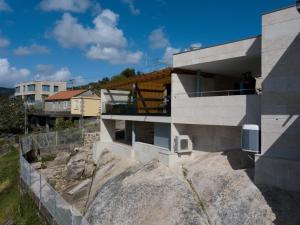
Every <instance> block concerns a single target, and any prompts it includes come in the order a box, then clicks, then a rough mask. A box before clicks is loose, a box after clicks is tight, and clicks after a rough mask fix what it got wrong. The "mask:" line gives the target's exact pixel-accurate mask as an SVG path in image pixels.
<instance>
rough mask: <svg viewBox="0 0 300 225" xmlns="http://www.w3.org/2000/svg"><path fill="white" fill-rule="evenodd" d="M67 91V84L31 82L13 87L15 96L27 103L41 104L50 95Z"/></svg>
mask: <svg viewBox="0 0 300 225" xmlns="http://www.w3.org/2000/svg"><path fill="white" fill-rule="evenodd" d="M66 89H67V82H60V81H32V82H25V83H19V84H17V85H15V96H16V97H17V96H20V97H22V99H24V100H25V101H26V102H28V103H36V102H42V101H44V100H45V99H46V98H48V97H49V96H50V95H53V94H55V93H57V92H60V91H65V90H66Z"/></svg>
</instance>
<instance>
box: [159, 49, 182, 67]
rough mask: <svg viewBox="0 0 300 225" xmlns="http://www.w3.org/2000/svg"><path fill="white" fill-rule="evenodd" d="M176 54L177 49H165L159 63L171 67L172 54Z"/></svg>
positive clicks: (178, 50)
mask: <svg viewBox="0 0 300 225" xmlns="http://www.w3.org/2000/svg"><path fill="white" fill-rule="evenodd" d="M178 52H180V49H179V48H172V47H167V48H166V50H165V53H164V55H163V57H162V60H161V61H162V62H163V63H165V64H167V65H173V54H176V53H178Z"/></svg>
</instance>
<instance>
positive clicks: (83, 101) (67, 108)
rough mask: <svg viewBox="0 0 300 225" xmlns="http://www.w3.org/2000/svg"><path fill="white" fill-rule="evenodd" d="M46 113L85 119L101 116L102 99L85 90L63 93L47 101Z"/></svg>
mask: <svg viewBox="0 0 300 225" xmlns="http://www.w3.org/2000/svg"><path fill="white" fill-rule="evenodd" d="M45 112H46V113H47V112H56V113H60V112H65V113H69V114H71V115H80V116H85V117H95V116H99V115H100V98H99V97H98V96H97V95H96V94H94V93H92V92H91V91H90V90H85V89H80V90H68V91H61V92H58V93H56V94H54V95H52V96H50V97H48V98H47V99H46V100H45Z"/></svg>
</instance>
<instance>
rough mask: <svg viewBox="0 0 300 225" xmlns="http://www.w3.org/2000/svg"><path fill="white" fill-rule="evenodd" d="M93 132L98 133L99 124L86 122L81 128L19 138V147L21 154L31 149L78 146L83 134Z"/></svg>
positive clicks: (96, 121)
mask: <svg viewBox="0 0 300 225" xmlns="http://www.w3.org/2000/svg"><path fill="white" fill-rule="evenodd" d="M93 132H100V123H99V121H98V120H87V121H85V122H84V124H83V127H82V128H72V129H67V130H63V131H53V132H47V133H38V134H30V135H28V136H25V137H23V138H21V140H20V145H21V149H22V153H23V154H26V153H27V152H29V151H31V150H33V149H34V150H37V149H55V148H56V147H58V146H59V147H63V146H64V145H78V144H82V143H83V134H84V133H93Z"/></svg>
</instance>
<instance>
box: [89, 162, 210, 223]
mask: <svg viewBox="0 0 300 225" xmlns="http://www.w3.org/2000/svg"><path fill="white" fill-rule="evenodd" d="M110 162H111V161H110ZM100 165H101V163H100ZM106 165H107V163H106V164H105V165H102V168H104V167H105V166H106ZM102 171H105V170H102ZM109 171H110V170H109V168H107V172H108V174H109ZM86 218H87V220H88V221H89V223H90V224H91V225H96V224H99V225H101V224H103V225H104V224H105V225H175V224H176V225H177V224H180V225H185V224H190V225H192V224H193V225H196V224H199V225H205V224H209V221H208V219H207V217H206V214H205V212H204V211H203V209H202V207H201V206H200V204H199V202H198V201H197V200H196V199H195V197H194V196H193V192H192V190H191V189H190V187H189V184H188V183H187V182H186V181H185V180H184V179H183V178H182V177H180V176H177V175H176V174H174V173H172V172H171V171H170V170H169V169H168V168H167V167H165V166H163V165H161V164H159V163H158V162H157V161H152V162H150V163H149V164H147V165H146V166H142V165H135V166H132V167H130V168H129V169H126V170H123V171H122V172H121V173H119V174H118V175H116V176H114V177H111V178H110V180H108V181H107V182H105V183H104V184H103V185H102V186H101V187H100V188H99V190H98V192H97V194H96V197H95V198H94V200H93V201H92V203H91V204H90V206H89V208H88V210H87V213H86Z"/></svg>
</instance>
